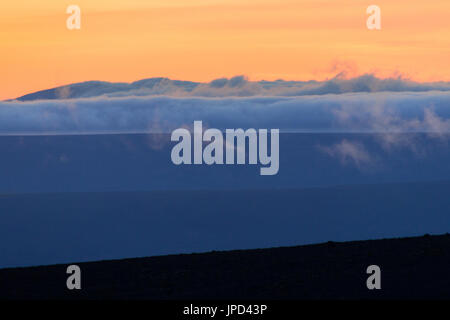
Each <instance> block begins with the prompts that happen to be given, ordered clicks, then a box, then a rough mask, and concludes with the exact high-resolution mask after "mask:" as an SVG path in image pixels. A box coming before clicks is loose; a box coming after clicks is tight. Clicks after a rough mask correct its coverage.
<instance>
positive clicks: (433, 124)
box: [0, 91, 450, 148]
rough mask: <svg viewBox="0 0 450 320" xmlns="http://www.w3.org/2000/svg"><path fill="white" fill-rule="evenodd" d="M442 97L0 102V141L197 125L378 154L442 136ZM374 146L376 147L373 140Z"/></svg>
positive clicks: (446, 95)
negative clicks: (366, 145) (365, 140)
mask: <svg viewBox="0 0 450 320" xmlns="http://www.w3.org/2000/svg"><path fill="white" fill-rule="evenodd" d="M449 106H450V92H440V91H431V92H377V93H348V94H336V95H334V94H329V95H319V96H296V97H265V96H257V97H222V98H205V97H183V98H180V97H164V96H156V97H155V96H143V97H120V98H118V97H104V96H103V97H97V98H79V99H65V100H62V99H59V100H38V101H30V102H0V134H68V133H77V134H93V133H133V132H152V133H169V132H171V131H172V130H174V129H176V128H179V127H182V126H187V127H190V126H192V123H193V122H194V121H195V120H202V121H203V123H204V125H205V126H208V127H212V128H219V129H225V128H278V129H280V130H281V132H341V133H343V132H371V133H377V134H379V136H380V139H384V140H383V141H384V143H385V145H386V148H388V147H389V146H391V147H396V146H397V145H405V144H406V141H399V140H396V139H399V138H398V137H399V136H398V135H396V134H398V133H402V132H405V133H414V132H426V133H427V134H428V135H430V136H433V137H439V138H445V137H446V135H447V134H448V133H449V132H450V108H449ZM380 141H381V140H380Z"/></svg>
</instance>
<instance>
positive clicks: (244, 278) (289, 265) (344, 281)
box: [0, 234, 450, 300]
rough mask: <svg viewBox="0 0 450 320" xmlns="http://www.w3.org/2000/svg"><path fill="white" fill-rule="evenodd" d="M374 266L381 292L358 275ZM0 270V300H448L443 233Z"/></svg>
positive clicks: (447, 242) (448, 252)
mask: <svg viewBox="0 0 450 320" xmlns="http://www.w3.org/2000/svg"><path fill="white" fill-rule="evenodd" d="M371 264H377V265H379V266H380V267H381V272H382V278H381V279H382V280H381V283H382V289H381V290H375V291H369V290H368V289H367V288H366V279H367V277H368V275H367V274H366V273H365V272H366V268H367V266H368V265H371ZM79 266H80V267H81V270H82V290H81V291H78V292H74V291H69V290H67V289H66V287H65V284H66V277H67V275H66V267H67V265H53V266H41V267H32V268H15V269H2V270H0V298H1V299H23V298H27V299H35V298H37V299H48V298H51V299H53V298H56V299H79V298H82V299H86V298H87V299H163V300H166V299H168V300H172V299H226V298H231V299H359V298H364V299H365V298H381V299H391V298H394V299H408V298H412V299H417V298H440V299H442V298H446V299H448V298H450V277H449V276H448V270H449V267H450V235H449V234H446V235H441V236H429V235H425V236H423V237H415V238H403V239H383V240H370V241H355V242H344V243H335V242H328V243H323V244H317V245H307V246H298V247H284V248H272V249H260V250H244V251H229V252H210V253H204V254H190V255H170V256H159V257H150V258H138V259H126V260H115V261H98V262H88V263H80V264H79Z"/></svg>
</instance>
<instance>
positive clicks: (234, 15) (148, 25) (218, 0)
mask: <svg viewBox="0 0 450 320" xmlns="http://www.w3.org/2000/svg"><path fill="white" fill-rule="evenodd" d="M69 4H77V5H79V6H80V7H81V10H82V22H81V30H73V31H70V30H67V28H66V19H67V17H68V14H66V12H65V11H66V8H67V6H68V5H69ZM371 4H376V5H378V6H380V7H381V14H382V30H380V31H369V30H367V28H366V19H367V17H368V15H367V14H366V8H367V6H369V5H371ZM449 19H450V1H449V0H427V1H424V0H395V1H392V0H370V1H369V0H367V1H366V0H70V1H66V0H21V1H12V2H10V1H2V3H1V4H0V57H1V59H0V99H6V98H14V97H17V96H20V95H23V94H26V93H30V92H33V91H37V90H42V89H47V88H51V87H54V86H58V85H63V84H68V83H73V82H80V81H86V80H105V81H127V82H128V81H134V80H139V79H142V78H149V77H159V76H163V77H169V78H172V79H182V80H194V81H210V80H212V79H215V78H219V77H231V76H234V75H240V74H245V75H247V76H248V77H249V78H250V80H261V79H267V80H273V79H279V78H283V79H289V80H292V79H296V80H309V79H319V80H320V79H325V78H327V77H331V76H333V75H335V74H336V73H338V72H339V71H342V70H346V71H347V72H348V74H349V75H350V76H352V75H357V74H361V73H365V72H372V73H375V74H377V75H378V76H380V77H387V76H392V75H398V74H402V75H404V76H406V77H409V78H411V79H414V80H417V81H436V80H444V81H450V63H449V60H450V59H449V58H450V21H449Z"/></svg>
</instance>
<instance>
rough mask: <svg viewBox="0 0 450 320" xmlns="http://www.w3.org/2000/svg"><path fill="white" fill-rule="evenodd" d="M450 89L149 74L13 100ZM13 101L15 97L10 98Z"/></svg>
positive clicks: (361, 80) (448, 86)
mask: <svg viewBox="0 0 450 320" xmlns="http://www.w3.org/2000/svg"><path fill="white" fill-rule="evenodd" d="M434 90H437V91H450V83H449V82H429V83H419V82H414V81H410V80H407V79H403V78H388V79H379V78H377V77H375V76H374V75H371V74H366V75H362V76H359V77H356V78H351V79H348V78H343V77H341V76H337V77H335V78H332V79H329V80H326V81H315V80H311V81H285V80H276V81H264V80H263V81H257V82H254V81H249V80H248V79H247V78H246V77H245V76H235V77H232V78H220V79H216V80H213V81H211V82H209V83H201V82H192V81H180V80H171V79H168V78H149V79H143V80H139V81H135V82H131V83H126V82H106V81H86V82H80V83H74V84H69V85H64V86H60V87H56V88H51V89H47V90H42V91H37V92H34V93H30V94H26V95H23V96H21V97H18V98H16V99H13V100H17V101H33V100H48V99H50V100H53V99H76V98H93V97H100V96H107V97H123V96H151V95H165V96H180V97H186V96H200V97H227V96H238V97H246V96H303V95H322V94H341V93H351V92H405V91H412V92H424V91H434ZM10 101H11V100H10Z"/></svg>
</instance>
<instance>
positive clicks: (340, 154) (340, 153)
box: [319, 139, 373, 169]
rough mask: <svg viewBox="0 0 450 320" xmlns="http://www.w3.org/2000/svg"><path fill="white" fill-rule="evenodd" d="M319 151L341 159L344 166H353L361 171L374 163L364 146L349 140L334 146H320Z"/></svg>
mask: <svg viewBox="0 0 450 320" xmlns="http://www.w3.org/2000/svg"><path fill="white" fill-rule="evenodd" d="M319 149H320V150H322V151H323V152H324V153H326V154H328V155H329V156H331V157H334V158H337V159H339V161H340V162H341V163H342V164H344V165H346V164H352V165H356V166H357V167H358V168H360V169H361V168H363V167H365V166H366V165H369V164H371V163H372V162H373V160H372V157H371V156H370V155H369V153H368V151H367V150H366V149H365V147H364V145H363V144H361V143H359V142H355V141H348V140H347V139H343V140H342V141H341V142H340V143H337V144H334V145H332V146H319Z"/></svg>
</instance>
